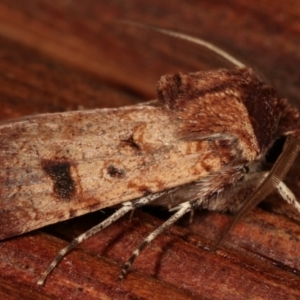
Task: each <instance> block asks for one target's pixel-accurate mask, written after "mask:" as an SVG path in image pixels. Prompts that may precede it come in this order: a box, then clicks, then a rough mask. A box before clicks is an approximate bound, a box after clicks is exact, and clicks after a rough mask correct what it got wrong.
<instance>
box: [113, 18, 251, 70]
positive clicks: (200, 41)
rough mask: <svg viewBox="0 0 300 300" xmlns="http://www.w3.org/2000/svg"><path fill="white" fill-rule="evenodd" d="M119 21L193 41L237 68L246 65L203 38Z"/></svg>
mask: <svg viewBox="0 0 300 300" xmlns="http://www.w3.org/2000/svg"><path fill="white" fill-rule="evenodd" d="M119 22H121V23H125V24H128V25H132V26H135V27H140V28H144V29H150V30H152V31H156V32H159V33H161V34H165V35H169V36H173V37H176V38H179V39H182V40H185V41H188V42H191V43H194V44H196V45H200V46H203V47H205V48H207V49H209V50H211V51H212V52H214V53H216V54H218V55H220V56H221V57H223V58H224V59H226V60H227V61H229V62H231V63H232V64H233V65H235V66H236V67H238V68H244V67H246V66H245V65H244V64H243V63H242V62H241V61H239V60H237V59H236V58H235V57H234V56H232V55H230V54H229V53H228V52H226V51H224V50H222V49H221V48H219V47H217V46H215V45H214V44H211V43H209V42H207V41H205V40H203V39H200V38H196V37H193V36H190V35H187V34H184V33H180V32H176V31H172V30H168V29H163V28H159V27H155V26H150V25H144V24H141V23H137V22H132V21H125V20H123V21H119Z"/></svg>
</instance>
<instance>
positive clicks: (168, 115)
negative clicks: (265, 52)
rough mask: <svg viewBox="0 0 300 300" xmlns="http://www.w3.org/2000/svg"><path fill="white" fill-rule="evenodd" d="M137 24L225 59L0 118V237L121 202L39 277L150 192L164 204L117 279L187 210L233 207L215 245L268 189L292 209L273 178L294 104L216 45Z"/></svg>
mask: <svg viewBox="0 0 300 300" xmlns="http://www.w3.org/2000/svg"><path fill="white" fill-rule="evenodd" d="M131 25H134V26H137V24H132V23H131ZM138 26H140V27H141V26H142V25H138ZM142 27H145V26H142ZM146 28H147V29H152V30H155V31H158V32H160V33H163V34H168V35H172V36H175V37H177V38H184V39H186V40H188V41H191V42H195V43H197V44H200V45H202V46H204V47H207V48H209V49H211V50H212V51H214V52H216V53H218V54H220V55H221V56H223V57H224V58H226V59H228V60H229V61H230V62H232V63H233V65H234V66H235V67H236V68H235V69H233V70H225V69H221V70H214V71H207V72H196V73H190V74H182V73H178V74H167V75H164V76H162V77H161V79H160V80H159V82H158V86H157V95H158V100H157V101H156V102H155V103H154V102H151V103H148V104H144V105H136V106H130V107H123V108H118V109H99V110H93V111H76V112H65V113H56V114H45V115H37V116H32V117H28V118H23V119H20V120H15V121H11V122H5V123H3V124H0V136H1V139H2V141H1V142H2V143H1V144H0V159H1V164H2V168H1V169H0V178H5V180H4V181H3V180H2V182H1V184H2V186H1V193H2V194H1V195H2V197H3V199H5V201H2V202H0V238H1V239H5V238H8V237H12V236H15V235H18V234H22V233H24V232H27V231H30V230H33V229H35V228H39V227H42V226H45V225H47V224H51V223H55V222H58V221H62V220H65V219H69V218H72V217H75V216H77V215H82V214H84V213H88V212H91V211H95V210H98V209H102V208H105V207H111V206H116V205H119V206H121V208H119V209H118V210H117V211H116V212H115V213H114V214H112V215H111V216H110V217H109V218H107V219H106V220H104V221H103V222H102V223H100V224H99V225H97V226H95V227H93V228H92V229H90V230H88V231H87V232H85V233H83V234H82V235H80V236H78V237H77V238H76V239H75V240H74V241H73V242H71V243H70V244H69V245H68V246H67V247H65V248H64V249H62V250H61V251H60V252H59V254H58V255H57V256H56V258H55V259H54V260H53V261H52V263H51V264H50V265H49V267H48V268H47V270H46V271H45V272H44V273H43V275H42V277H41V278H40V279H39V281H38V284H39V285H42V284H44V282H45V280H46V278H47V276H48V275H49V274H50V273H51V272H52V270H53V269H54V268H55V267H56V266H57V264H58V263H59V261H60V260H61V259H62V258H63V257H64V256H65V255H66V254H67V253H68V252H69V251H70V250H71V249H73V248H74V247H76V246H77V245H78V244H79V243H81V242H82V241H84V240H85V239H87V238H88V237H90V236H92V235H94V234H95V233H97V232H99V231H100V230H102V229H103V228H105V227H107V226H109V225H110V224H112V223H113V222H115V221H116V220H118V219H119V218H120V217H122V216H123V215H124V214H126V213H127V212H130V211H132V210H133V209H134V208H136V207H140V206H143V205H147V204H150V203H154V201H155V204H157V205H162V206H164V207H169V208H170V210H171V211H174V214H173V215H172V216H171V217H170V218H169V219H168V220H166V221H165V222H164V223H163V224H162V225H161V226H159V227H158V228H157V229H156V230H155V231H153V232H152V233H151V234H149V235H148V237H146V238H145V239H144V240H143V241H142V243H141V244H140V245H139V246H138V247H137V248H136V249H135V250H134V251H133V252H132V254H131V256H130V258H129V259H128V261H127V262H126V263H125V265H124V267H123V269H122V270H121V272H120V274H119V277H118V278H119V279H123V278H124V277H125V276H126V274H127V272H128V271H129V270H130V268H131V265H132V263H133V262H134V260H135V259H136V258H137V257H138V255H139V254H140V252H141V251H142V250H143V248H145V247H146V246H147V245H148V244H149V243H150V242H151V241H152V240H153V239H154V238H156V236H158V235H159V234H160V233H162V232H163V231H164V230H165V229H167V228H168V227H169V226H171V225H172V224H174V223H175V222H176V221H177V220H178V219H179V218H181V217H182V216H183V215H185V214H186V213H188V212H193V211H194V210H195V209H201V208H205V209H208V210H215V211H230V212H233V213H236V215H235V218H234V219H233V222H232V225H231V226H230V227H229V228H228V229H227V231H225V232H224V234H223V235H221V237H220V238H219V240H218V241H217V243H216V245H215V248H216V247H217V246H219V245H220V244H221V243H222V242H223V241H224V238H225V237H226V235H227V233H228V231H229V230H231V228H232V227H233V226H234V225H235V224H236V223H237V222H238V221H239V220H240V219H241V218H242V217H244V216H245V215H246V213H247V212H248V211H249V210H250V209H251V208H253V207H254V206H256V205H257V204H258V203H259V202H260V201H262V200H263V199H264V198H265V197H266V196H267V195H268V194H270V193H271V192H272V191H273V190H277V191H278V192H279V194H280V195H281V196H282V198H283V199H285V200H286V201H287V202H288V203H290V204H292V205H294V206H295V208H296V209H297V210H298V211H299V212H300V205H299V204H298V202H297V200H296V198H295V196H294V195H293V193H292V192H291V191H290V190H289V188H288V187H287V186H286V185H285V184H284V183H283V182H282V180H283V179H284V177H285V175H286V173H287V172H288V170H289V169H290V167H291V166H292V164H293V162H294V160H295V158H296V156H297V153H298V151H299V140H300V139H299V137H300V131H299V129H300V122H299V112H298V110H297V109H295V108H293V107H292V106H291V105H290V104H289V102H288V101H287V100H286V99H280V98H278V96H277V94H276V92H275V90H274V89H273V88H272V87H270V86H268V85H267V84H265V83H264V82H263V81H261V80H260V79H259V78H258V77H257V76H256V75H255V74H254V72H253V71H252V70H251V69H249V68H246V67H245V66H244V65H243V64H242V63H241V62H239V61H238V60H236V59H235V58H233V57H232V56H231V55H229V54H227V53H226V52H225V51H223V50H221V49H219V48H217V47H216V46H214V45H211V44H209V43H207V42H206V41H203V40H201V39H195V38H192V37H189V36H186V35H183V34H180V33H176V32H171V31H168V30H164V29H159V28H151V27H146ZM112 119H113V120H114V122H113V124H112V122H111V120H112ZM116 124H117V126H116ZM18 133H22V134H18ZM37 136H38V137H42V138H40V139H38V140H37V139H36V137H37ZM278 140H280V141H284V147H283V150H282V151H281V149H280V151H273V150H274V148H277V141H278ZM275 150H277V149H275ZM280 152H281V153H280ZM270 153H271V154H272V155H270ZM274 153H275V154H274ZM270 157H272V159H270ZM29 158H30V159H29ZM41 191H42V193H43V194H42V195H41ZM41 198H42V199H43V201H41ZM83 199H84V201H85V202H84V203H85V204H86V205H82V201H83ZM132 199H135V200H132ZM20 200H21V201H20ZM45 203H46V204H47V205H45ZM24 205H25V207H26V208H25V210H26V213H24ZM41 220H42V222H41Z"/></svg>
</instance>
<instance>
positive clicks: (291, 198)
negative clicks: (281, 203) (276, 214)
mask: <svg viewBox="0 0 300 300" xmlns="http://www.w3.org/2000/svg"><path fill="white" fill-rule="evenodd" d="M277 191H278V192H279V194H280V196H281V197H282V198H283V199H284V200H285V201H286V202H287V203H289V204H292V205H293V206H294V207H295V208H296V209H297V210H298V211H299V212H300V204H299V202H298V201H297V199H296V197H295V195H294V194H293V192H292V191H291V190H290V189H289V188H288V187H287V186H286V185H285V184H284V183H283V182H282V181H281V182H280V183H279V184H278V186H277Z"/></svg>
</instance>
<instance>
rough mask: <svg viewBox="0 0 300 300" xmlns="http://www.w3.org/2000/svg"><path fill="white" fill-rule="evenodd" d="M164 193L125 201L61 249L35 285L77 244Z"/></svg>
mask: <svg viewBox="0 0 300 300" xmlns="http://www.w3.org/2000/svg"><path fill="white" fill-rule="evenodd" d="M164 194H165V192H160V193H155V194H150V195H148V196H145V197H142V198H139V199H137V200H134V201H126V202H124V203H122V207H121V208H120V209H118V210H117V211H116V212H115V213H114V214H112V215H111V216H110V217H109V218H107V219H106V220H104V221H103V222H101V223H100V224H98V225H96V226H94V227H93V228H91V229H90V230H88V231H86V232H84V233H82V234H81V235H79V236H78V237H77V238H75V239H74V240H73V241H72V242H71V243H70V244H69V245H68V246H66V247H65V248H63V249H61V250H60V251H59V252H58V254H57V256H56V257H55V258H54V259H53V261H52V262H51V264H50V265H49V266H48V268H47V269H46V270H45V272H43V274H42V276H41V277H40V279H39V280H38V282H37V284H38V285H43V284H44V282H45V280H46V278H47V276H48V275H49V274H50V273H51V272H52V271H53V270H54V268H55V267H56V266H57V265H58V263H59V262H60V261H61V260H62V258H63V257H64V256H65V255H66V254H67V253H68V252H69V251H71V250H72V249H73V248H75V247H76V246H77V245H78V244H80V243H82V242H83V241H84V240H86V239H88V238H89V237H91V236H93V235H94V234H96V233H97V232H99V231H101V230H102V229H104V228H105V227H107V226H109V225H111V224H112V223H114V222H115V221H117V220H118V219H120V218H121V217H122V216H124V215H125V214H126V213H127V212H129V211H131V210H133V209H135V208H136V207H140V206H143V205H145V204H148V203H149V202H152V201H153V200H155V199H157V198H159V197H161V196H162V195H164Z"/></svg>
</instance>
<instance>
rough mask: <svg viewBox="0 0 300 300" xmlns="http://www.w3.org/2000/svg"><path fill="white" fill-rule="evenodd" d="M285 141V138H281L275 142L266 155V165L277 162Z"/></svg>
mask: <svg viewBox="0 0 300 300" xmlns="http://www.w3.org/2000/svg"><path fill="white" fill-rule="evenodd" d="M285 140H286V137H285V136H281V137H279V138H277V139H276V140H275V142H274V144H273V145H272V147H271V148H270V149H269V150H268V152H267V154H266V162H267V163H274V162H275V161H276V160H277V158H278V157H279V155H280V154H281V152H282V149H283V146H284V143H285Z"/></svg>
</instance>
